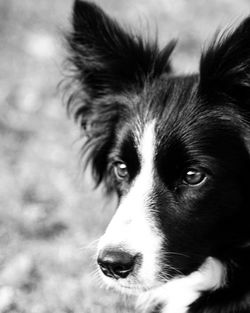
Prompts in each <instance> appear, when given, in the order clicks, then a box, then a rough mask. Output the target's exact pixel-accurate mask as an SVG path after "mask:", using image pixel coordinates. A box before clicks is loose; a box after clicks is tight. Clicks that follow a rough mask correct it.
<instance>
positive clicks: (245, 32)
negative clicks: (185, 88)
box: [199, 18, 250, 110]
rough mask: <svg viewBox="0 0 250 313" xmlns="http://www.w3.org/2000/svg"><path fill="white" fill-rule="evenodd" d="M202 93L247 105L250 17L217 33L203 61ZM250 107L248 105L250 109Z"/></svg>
mask: <svg viewBox="0 0 250 313" xmlns="http://www.w3.org/2000/svg"><path fill="white" fill-rule="evenodd" d="M199 91H200V94H201V96H203V97H204V96H205V97H206V98H207V99H210V100H212V101H213V100H216V99H219V100H220V99H221V98H222V99H225V97H226V98H227V99H228V100H230V101H231V102H233V103H237V104H240V105H242V106H243V107H244V109H247V108H246V105H247V104H248V102H249V100H250V18H247V19H245V20H244V21H243V22H242V23H241V24H240V25H239V26H238V27H237V28H236V29H235V30H233V31H229V32H226V33H224V34H223V35H222V36H220V37H219V36H217V38H215V40H214V41H213V43H212V44H211V45H210V47H209V48H208V50H207V51H206V52H205V53H203V55H202V57H201V61H200V86H199ZM248 110H249V108H248Z"/></svg>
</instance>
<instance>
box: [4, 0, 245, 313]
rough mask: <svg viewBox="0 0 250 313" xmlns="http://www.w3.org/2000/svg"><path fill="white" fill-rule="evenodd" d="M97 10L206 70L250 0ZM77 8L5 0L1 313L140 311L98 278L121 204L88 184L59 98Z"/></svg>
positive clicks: (163, 0) (110, 5) (128, 4)
mask: <svg viewBox="0 0 250 313" xmlns="http://www.w3.org/2000/svg"><path fill="white" fill-rule="evenodd" d="M97 2H98V3H100V4H102V6H103V7H104V8H105V9H106V10H107V11H108V12H109V13H110V15H113V16H115V17H116V18H117V19H118V20H122V22H123V23H124V24H126V22H127V24H128V25H130V26H131V25H136V28H137V29H140V28H141V31H140V32H143V29H142V28H143V26H142V25H144V26H145V22H144V19H145V18H147V19H149V20H150V22H149V23H148V24H149V25H151V26H152V25H153V27H152V28H153V29H154V30H155V27H154V26H155V25H158V29H159V38H160V43H161V45H163V43H164V42H166V41H167V40H169V39H170V38H173V37H180V44H179V48H178V50H177V52H176V53H175V61H174V65H175V68H176V69H177V70H178V71H181V70H184V71H187V70H194V69H195V68H197V64H198V61H197V56H198V54H199V51H200V47H201V44H202V42H204V40H205V39H206V38H208V37H211V34H212V33H213V32H214V30H215V29H216V28H217V27H218V25H222V26H223V25H225V24H231V23H232V21H236V20H237V18H238V17H242V16H243V15H245V14H246V13H247V12H249V9H250V4H249V1H248V0H241V1H240V0H239V1H237V2H236V1H226V0H221V1H216V0H213V1H205V0H202V1H194V0H189V1H187V0H186V1H185V0H158V1H153V0H150V1H142V0H136V1H132V0H120V1H117V0H100V1H97ZM71 5H72V1H71V0H64V1H62V0H53V1H49V0H43V1H32V0H22V1H18V0H8V1H5V0H0V47H1V49H0V173H1V179H0V312H6V313H7V312H13V313H14V312H18V313H21V312H23V313H33V312H34V313H50V312H53V313H57V312H58V313H59V312H60V313H64V312H65V313H70V312H74V313H80V312H86V313H98V312H102V313H105V312H109V313H112V312H133V311H134V309H133V306H132V303H130V302H127V301H125V300H123V301H122V300H120V298H119V297H118V296H117V295H115V293H113V292H111V291H106V290H105V289H102V288H100V283H99V282H98V280H97V279H95V278H94V277H95V275H92V274H91V273H93V271H94V269H95V267H94V263H95V262H94V259H93V255H94V251H95V250H94V248H95V244H94V243H93V244H91V242H93V241H94V240H95V239H97V238H98V237H99V236H100V235H101V234H102V232H103V230H104V228H105V226H106V224H107V222H108V220H109V218H110V216H111V214H112V211H113V207H114V205H113V204H112V203H111V204H110V202H109V200H108V199H105V198H104V197H103V195H102V192H101V191H100V190H96V191H95V192H94V191H92V189H91V179H90V177H89V175H88V177H87V178H86V177H85V176H83V175H82V172H81V167H80V162H78V160H79V159H78V152H77V151H78V150H79V147H80V142H79V141H77V142H76V141H75V139H77V138H78V131H77V129H76V127H74V126H73V123H71V122H69V121H68V120H67V118H66V115H65V112H64V111H65V109H64V108H63V106H62V103H61V102H62V101H61V96H60V94H59V93H58V89H57V84H58V83H59V82H60V80H61V79H62V61H63V59H64V57H65V52H64V47H63V45H62V44H61V42H62V36H61V31H62V30H67V29H68V28H69V25H68V24H69V23H68V22H69V16H70V9H71ZM138 17H140V22H139V23H138ZM131 27H132V26H131ZM149 29H151V27H149ZM150 32H151V31H150ZM152 33H154V31H152ZM84 177H85V178H84Z"/></svg>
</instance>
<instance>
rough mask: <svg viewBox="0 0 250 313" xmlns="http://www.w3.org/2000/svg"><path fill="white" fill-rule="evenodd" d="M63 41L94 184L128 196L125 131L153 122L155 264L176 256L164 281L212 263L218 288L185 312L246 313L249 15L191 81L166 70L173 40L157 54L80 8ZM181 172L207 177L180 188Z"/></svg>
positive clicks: (249, 269)
mask: <svg viewBox="0 0 250 313" xmlns="http://www.w3.org/2000/svg"><path fill="white" fill-rule="evenodd" d="M68 42H69V48H70V55H71V56H70V60H71V62H72V64H73V66H74V72H73V74H74V78H75V80H76V84H77V85H78V86H79V88H78V89H77V91H75V92H74V96H73V97H70V101H69V103H68V106H69V109H70V111H71V112H73V114H74V116H75V118H76V119H79V120H80V122H81V126H82V128H83V130H84V133H85V135H86V137H87V139H86V144H85V146H84V149H85V151H86V152H87V154H88V160H89V161H90V162H91V163H92V167H93V170H94V174H95V177H96V180H97V182H98V183H100V182H101V181H102V180H104V181H105V183H106V185H107V188H108V190H109V191H110V190H112V191H116V192H117V194H118V195H119V197H122V196H123V194H124V193H126V192H127V190H129V186H130V184H131V182H132V181H133V179H134V177H135V176H136V174H137V173H138V172H139V170H140V155H137V152H136V149H135V145H136V143H135V142H134V140H135V139H134V136H133V133H137V134H138V133H139V135H140V132H141V131H142V129H143V127H144V125H145V123H146V122H147V121H149V120H150V119H155V120H156V128H155V129H156V141H157V147H156V155H155V160H154V162H155V169H156V171H155V177H154V190H153V192H152V195H151V199H152V201H151V203H152V204H151V206H152V208H151V209H152V211H153V212H154V216H155V219H156V220H157V223H158V227H159V228H160V229H161V231H162V233H163V234H164V236H165V238H166V239H167V240H166V242H165V243H164V246H163V247H162V258H163V259H164V257H165V256H164V251H166V250H170V251H173V252H175V253H176V254H175V255H173V257H171V258H170V257H169V256H168V265H169V263H170V265H171V267H172V268H174V269H175V270H174V271H172V272H168V275H170V276H175V275H176V273H177V272H178V273H179V272H182V273H183V274H189V273H191V272H192V271H194V270H196V269H197V268H198V267H199V266H200V265H201V264H202V262H203V261H204V260H205V258H206V257H208V256H213V257H216V258H217V259H219V260H220V261H221V262H222V263H223V264H225V266H226V268H227V284H226V286H224V287H223V288H221V289H219V290H217V291H215V292H207V293H204V294H203V295H202V296H201V297H200V298H199V299H198V300H197V301H196V302H195V303H193V304H192V305H191V307H190V309H189V312H190V313H233V312H236V313H247V312H250V301H249V299H250V226H249V224H250V183H249V174H250V158H249V139H250V135H249V130H250V124H249V123H250V120H249V119H250V107H249V105H250V103H249V101H250V18H248V19H246V20H245V21H243V23H242V24H241V25H239V26H238V27H237V28H236V30H230V31H228V32H226V33H224V34H223V36H221V37H219V36H217V37H216V38H215V40H214V41H213V43H212V44H211V46H210V47H209V48H208V49H207V50H206V51H204V52H203V54H202V57H201V60H200V73H199V74H196V75H186V76H175V75H174V74H173V73H172V71H171V66H170V62H169V58H170V55H171V52H172V50H173V48H174V41H173V42H171V43H169V44H168V45H167V46H166V47H165V48H164V49H162V50H160V49H159V48H158V45H157V43H156V42H154V43H149V42H145V41H144V40H143V39H141V38H140V37H138V36H135V35H132V34H129V33H127V32H125V31H124V30H123V29H122V28H121V27H120V26H119V25H118V24H117V23H116V22H115V21H113V20H112V19H110V18H109V17H108V16H107V15H106V14H105V13H104V12H103V11H102V10H101V9H100V8H98V7H97V6H96V5H94V4H91V3H88V2H81V1H75V6H74V15H73V30H72V33H71V34H70V35H69V37H68ZM117 159H122V160H123V161H124V162H125V163H126V164H127V167H128V171H129V174H130V178H129V180H128V181H126V182H118V181H117V180H116V179H115V178H114V175H113V172H112V164H113V162H115V160H117ZM190 167H191V168H192V167H198V168H200V169H202V170H203V171H204V172H205V173H206V175H207V180H206V183H205V184H204V185H203V186H201V187H196V188H194V187H192V186H189V185H187V184H185V183H183V175H184V173H185V170H186V169H187V168H190ZM166 208H167V209H166ZM167 270H168V269H167V268H163V269H162V271H163V272H164V271H167Z"/></svg>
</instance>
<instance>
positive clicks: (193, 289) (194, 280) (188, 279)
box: [138, 257, 226, 313]
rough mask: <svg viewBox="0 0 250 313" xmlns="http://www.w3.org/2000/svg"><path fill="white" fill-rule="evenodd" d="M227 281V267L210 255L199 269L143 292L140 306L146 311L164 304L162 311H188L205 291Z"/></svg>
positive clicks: (179, 312) (214, 288) (163, 312)
mask: <svg viewBox="0 0 250 313" xmlns="http://www.w3.org/2000/svg"><path fill="white" fill-rule="evenodd" d="M225 283H226V269H225V267H224V265H223V264H222V263H221V262H220V261H218V260H217V259H215V258H212V257H208V258H207V259H206V261H205V262H204V264H203V265H202V266H201V267H200V268H199V270H197V271H195V272H193V273H191V274H190V275H188V276H183V277H178V278H174V279H172V280H170V281H169V282H167V283H166V284H164V285H162V286H161V287H158V288H155V289H153V290H152V291H148V292H145V293H143V294H142V295H141V296H140V297H139V298H138V306H139V307H140V308H141V309H142V311H143V312H144V313H145V312H147V310H149V311H150V310H151V309H152V308H153V307H154V306H156V305H157V304H162V306H163V309H162V311H161V312H162V313H186V312H187V310H188V307H189V305H190V304H192V303H193V302H194V301H195V300H197V299H198V298H199V296H200V294H201V292H203V291H209V290H216V289H218V288H219V287H222V286H223V285H225Z"/></svg>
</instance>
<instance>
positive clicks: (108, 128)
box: [67, 0, 175, 183]
mask: <svg viewBox="0 0 250 313" xmlns="http://www.w3.org/2000/svg"><path fill="white" fill-rule="evenodd" d="M72 24H73V25H72V26H73V27H72V28H73V29H72V32H71V33H70V34H69V36H68V38H67V39H68V45H69V50H70V51H69V52H70V57H69V61H70V64H71V65H73V72H72V76H73V77H72V78H73V81H71V80H70V82H69V89H70V91H71V90H72V89H73V92H71V95H70V97H69V100H68V109H69V111H70V112H72V113H73V115H74V117H75V119H76V120H79V121H80V123H81V126H82V129H83V130H84V135H85V137H86V141H85V143H84V147H83V151H84V152H88V153H87V161H90V162H91V165H92V169H93V174H94V177H95V178H96V181H97V183H100V182H101V181H102V180H103V179H104V178H106V177H108V175H107V173H108V156H109V153H110V151H111V149H112V146H113V145H114V138H115V131H116V129H117V127H119V123H120V121H121V117H123V116H124V108H125V110H127V107H126V106H125V105H124V104H122V103H121V101H119V99H118V100H117V98H119V96H120V95H123V93H124V92H125V94H126V93H127V92H129V91H132V92H133V91H134V92H138V90H139V91H140V89H141V88H143V86H144V84H145V83H146V82H147V83H148V82H150V81H151V80H152V79H154V78H156V77H158V76H161V74H163V73H166V72H169V71H170V65H169V57H170V55H171V52H172V51H173V49H174V46H175V42H174V41H172V42H170V43H169V44H168V45H167V46H166V47H165V48H164V49H162V50H159V48H158V45H157V43H156V41H155V42H153V43H150V42H146V41H144V40H143V39H142V38H140V37H139V36H134V35H132V34H129V33H127V32H126V31H125V30H123V29H122V28H121V27H120V26H119V25H118V24H117V22H116V21H114V20H112V19H111V18H110V17H108V16H107V15H106V14H105V13H104V12H103V11H102V10H101V9H100V8H99V7H97V6H96V5H95V4H93V3H90V2H87V1H80V0H75V3H74V8H73V19H72ZM117 96H118V97H117Z"/></svg>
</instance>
